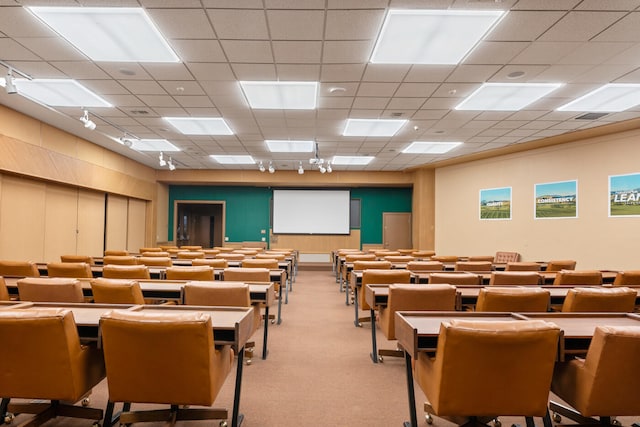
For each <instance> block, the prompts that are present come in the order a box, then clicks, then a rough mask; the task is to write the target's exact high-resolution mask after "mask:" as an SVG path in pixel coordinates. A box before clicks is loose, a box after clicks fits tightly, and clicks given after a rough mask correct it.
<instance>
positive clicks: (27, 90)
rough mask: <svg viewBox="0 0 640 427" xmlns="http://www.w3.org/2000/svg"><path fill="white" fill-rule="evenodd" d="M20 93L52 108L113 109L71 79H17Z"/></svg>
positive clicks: (16, 82)
mask: <svg viewBox="0 0 640 427" xmlns="http://www.w3.org/2000/svg"><path fill="white" fill-rule="evenodd" d="M15 84H16V87H17V88H18V93H19V94H20V95H22V96H26V97H27V98H30V99H32V100H33V101H35V102H38V103H40V104H44V105H49V106H52V107H84V108H89V107H112V105H111V104H110V103H109V102H107V101H105V100H104V99H102V98H101V97H100V96H98V95H96V94H95V93H93V92H91V91H90V90H89V89H87V88H86V87H84V86H82V85H81V84H80V83H78V82H77V81H75V80H70V79H33V80H29V79H15Z"/></svg>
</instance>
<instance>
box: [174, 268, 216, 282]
mask: <svg viewBox="0 0 640 427" xmlns="http://www.w3.org/2000/svg"><path fill="white" fill-rule="evenodd" d="M165 277H166V278H167V280H208V281H212V280H215V278H216V277H215V273H214V270H213V267H209V266H208V265H195V266H187V267H182V266H176V267H168V268H167V270H166V271H165Z"/></svg>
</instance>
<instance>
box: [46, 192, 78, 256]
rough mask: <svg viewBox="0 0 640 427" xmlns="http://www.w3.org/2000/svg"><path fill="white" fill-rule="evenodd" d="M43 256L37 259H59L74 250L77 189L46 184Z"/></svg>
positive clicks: (76, 224)
mask: <svg viewBox="0 0 640 427" xmlns="http://www.w3.org/2000/svg"><path fill="white" fill-rule="evenodd" d="M44 223H45V225H44V235H43V237H44V257H43V258H42V259H38V260H37V261H44V262H51V261H56V262H57V261H60V255H62V254H73V253H75V252H76V240H77V229H78V228H77V227H78V190H77V189H76V188H71V187H63V186H58V185H53V184H47V186H46V191H45V207H44Z"/></svg>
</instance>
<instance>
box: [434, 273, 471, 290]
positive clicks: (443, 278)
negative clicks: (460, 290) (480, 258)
mask: <svg viewBox="0 0 640 427" xmlns="http://www.w3.org/2000/svg"><path fill="white" fill-rule="evenodd" d="M428 282H429V284H436V283H448V284H450V285H454V286H458V285H480V284H482V277H481V276H478V275H477V274H473V273H469V272H466V271H461V272H458V273H431V274H429V280H428Z"/></svg>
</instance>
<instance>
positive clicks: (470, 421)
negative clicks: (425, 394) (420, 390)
mask: <svg viewBox="0 0 640 427" xmlns="http://www.w3.org/2000/svg"><path fill="white" fill-rule="evenodd" d="M424 411H425V412H426V413H427V415H426V418H427V424H432V423H433V418H432V417H431V414H435V411H434V410H433V406H431V404H430V403H428V402H425V404H424ZM438 417H439V418H442V419H444V420H447V421H450V422H452V423H455V424H457V425H459V426H460V427H487V426H489V424H488V423H490V422H493V427H501V426H502V423H501V422H500V419H499V418H498V416H483V417H471V416H441V415H438ZM524 419H525V422H526V426H527V427H535V423H534V420H533V417H524ZM543 423H544V426H545V427H552V424H551V418H550V417H549V411H547V413H546V414H545V416H544V417H543ZM517 425H518V424H514V426H517Z"/></svg>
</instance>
